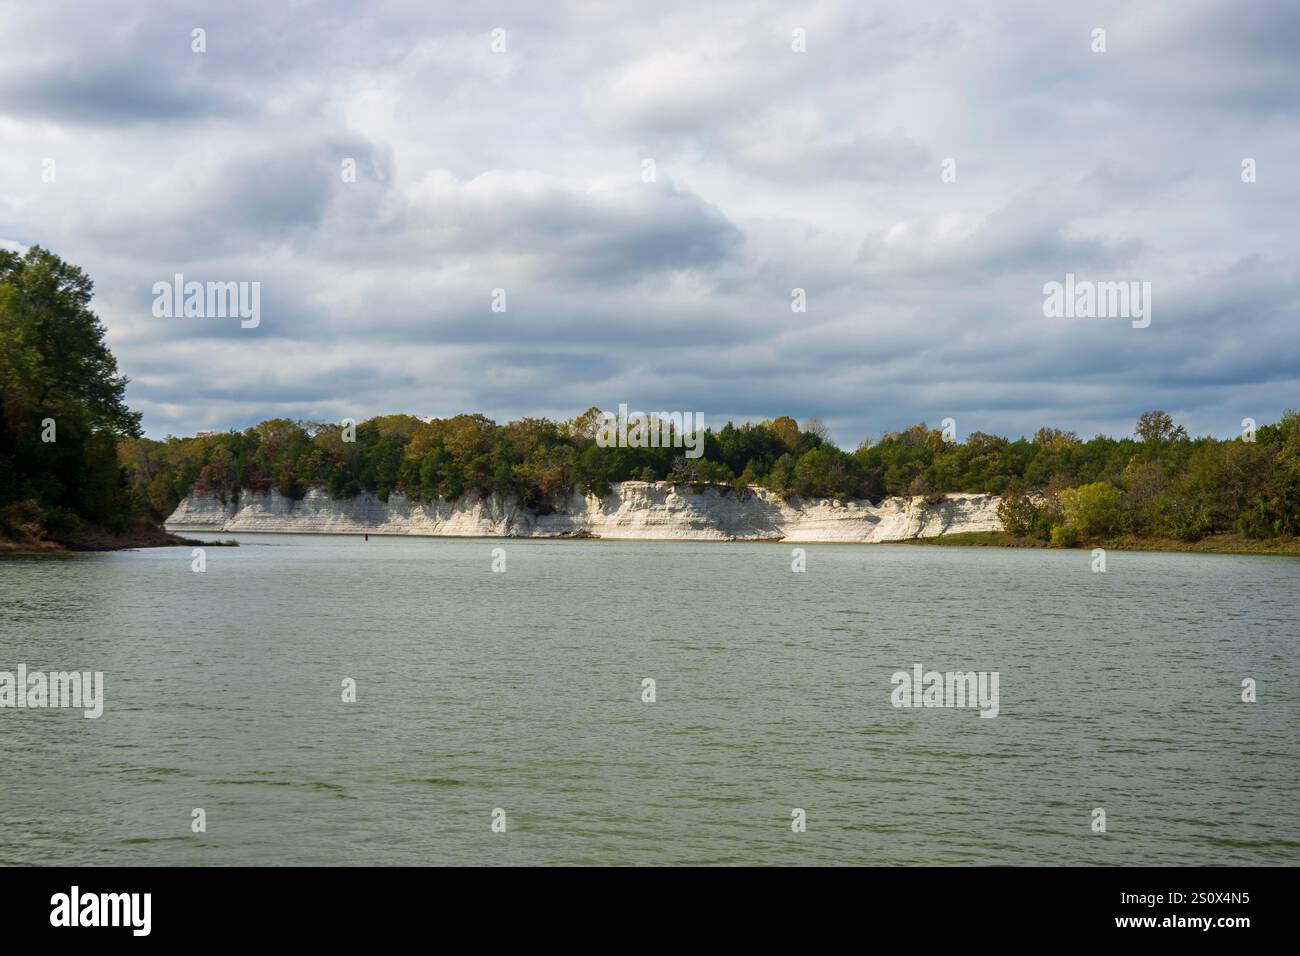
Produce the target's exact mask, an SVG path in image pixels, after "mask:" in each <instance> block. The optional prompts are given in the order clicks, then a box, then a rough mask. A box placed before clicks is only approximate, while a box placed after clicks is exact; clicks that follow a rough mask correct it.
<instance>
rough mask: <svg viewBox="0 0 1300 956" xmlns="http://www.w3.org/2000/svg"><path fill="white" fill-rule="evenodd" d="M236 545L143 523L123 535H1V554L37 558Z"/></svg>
mask: <svg viewBox="0 0 1300 956" xmlns="http://www.w3.org/2000/svg"><path fill="white" fill-rule="evenodd" d="M227 544H228V545H235V544H236V542H234V541H223V542H213V541H196V540H194V539H193V538H183V537H181V536H180V535H177V534H173V533H171V532H170V531H166V530H164V529H162V528H156V527H153V526H152V525H140V526H138V527H136V528H133V529H132V530H130V531H128V532H126V533H124V534H111V533H109V532H107V531H104V530H101V529H94V530H87V531H83V532H80V533H78V534H74V535H68V536H66V537H62V538H59V539H58V540H54V539H50V538H32V537H0V557H35V556H42V555H51V556H53V555H66V554H78V553H84V552H91V551H127V550H132V549H135V548H177V547H188V546H194V545H203V546H204V547H208V548H211V547H216V546H219V545H227Z"/></svg>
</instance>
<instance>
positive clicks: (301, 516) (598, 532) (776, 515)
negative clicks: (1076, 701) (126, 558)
mask: <svg viewBox="0 0 1300 956" xmlns="http://www.w3.org/2000/svg"><path fill="white" fill-rule="evenodd" d="M997 509H998V498H997V497H996V496H993V495H982V494H952V495H946V496H945V497H944V499H943V500H942V501H940V502H938V503H936V504H927V503H926V501H925V499H923V498H886V499H885V500H884V501H882V502H881V503H880V504H879V505H873V504H871V503H870V502H868V501H834V500H831V499H826V498H818V499H812V500H808V501H801V500H799V499H793V500H791V501H784V500H782V499H781V498H780V496H778V495H775V494H773V493H771V492H769V491H763V490H760V489H753V490H751V491H750V492H749V493H748V494H747V495H744V496H743V500H742V499H741V497H740V496H738V495H737V493H736V492H734V491H732V492H729V493H726V494H724V493H723V492H722V491H721V490H720V489H717V488H705V489H703V490H702V491H700V492H699V493H698V494H697V493H694V492H693V491H691V489H690V488H689V487H686V486H681V485H671V484H669V483H667V482H647V481H624V482H621V483H619V484H616V485H614V486H613V489H612V490H611V492H610V494H608V495H606V496H605V497H603V498H600V497H596V496H584V495H580V494H573V495H571V496H569V497H568V498H567V499H565V500H564V501H562V502H561V503H560V505H559V507H558V508H557V510H555V511H554V512H552V513H550V514H544V515H542V514H537V513H535V512H533V511H531V510H529V509H526V508H520V507H518V506H517V505H516V504H515V502H514V501H513V500H511V499H505V500H502V499H500V498H499V497H497V496H496V495H492V496H489V497H481V496H478V495H473V494H470V495H466V496H465V497H463V498H461V499H460V500H459V501H456V502H444V501H436V502H433V503H431V504H424V503H422V502H418V501H414V502H413V501H408V500H407V499H406V498H405V497H404V496H402V495H400V494H393V495H391V496H390V497H389V499H388V501H387V502H384V501H380V500H379V499H378V498H376V497H375V496H374V495H371V494H362V495H358V496H356V497H355V498H345V499H337V500H336V499H333V498H330V497H329V495H328V494H326V493H325V491H324V490H322V489H313V490H311V491H309V492H308V493H307V495H306V497H304V498H303V499H302V500H300V501H295V500H293V499H291V498H285V497H283V496H282V495H280V494H278V493H277V492H275V491H270V492H251V491H243V492H241V493H240V494H239V496H238V498H237V499H234V500H230V501H227V502H222V501H221V500H220V499H218V498H216V497H213V496H211V495H196V494H194V493H191V494H190V495H189V496H188V497H187V498H186V499H185V500H184V501H182V502H181V503H180V505H179V506H178V507H177V508H176V511H175V513H173V514H172V516H171V517H170V518H168V519H167V523H166V527H167V528H168V529H169V530H174V531H235V532H240V531H271V532H287V533H295V534H361V533H363V532H367V533H370V534H409V535H445V536H452V537H521V538H526V537H565V536H574V535H591V536H594V537H599V538H622V539H630V538H642V539H647V540H649V539H677V538H683V539H700V540H709V539H712V540H723V541H725V540H752V541H762V540H772V541H780V540H785V541H796V542H798V541H805V542H814V541H860V542H876V541H905V540H907V539H909V538H927V537H933V536H935V535H940V534H954V533H958V532H964V531H999V530H1001V528H1002V524H1001V522H1000V521H999V520H998V514H997Z"/></svg>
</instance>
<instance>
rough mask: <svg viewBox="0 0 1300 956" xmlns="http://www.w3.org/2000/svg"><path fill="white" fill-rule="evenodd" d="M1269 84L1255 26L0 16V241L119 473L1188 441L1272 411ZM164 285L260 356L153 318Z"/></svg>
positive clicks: (249, 11)
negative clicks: (165, 444)
mask: <svg viewBox="0 0 1300 956" xmlns="http://www.w3.org/2000/svg"><path fill="white" fill-rule="evenodd" d="M471 8H472V9H471ZM200 28H201V29H202V30H204V31H205V40H206V52H203V53H197V52H194V50H193V48H192V47H193V46H194V43H195V41H194V39H193V36H194V34H193V31H194V30H195V29H200ZM1097 29H1103V30H1104V31H1105V38H1104V39H1105V47H1106V49H1105V52H1104V53H1099V52H1094V49H1093V48H1094V46H1096V45H1097V41H1096V40H1095V39H1094V36H1095V34H1094V31H1095V30H1097ZM496 30H499V31H504V32H503V33H496V34H495V35H494V31H496ZM796 31H802V34H801V35H802V36H803V37H806V40H805V43H806V52H797V51H796V50H794V49H792V47H793V46H796V45H798V44H797V42H796V40H795V37H796ZM494 38H495V41H496V45H497V46H501V45H502V43H504V50H503V51H497V50H494V49H493V46H494ZM1297 49H1300V7H1297V6H1296V5H1295V4H1293V3H1286V2H1252V3H1249V4H1240V3H1229V2H1221V3H1202V2H1195V0H1192V2H1182V0H1180V2H1178V3H1158V2H1132V0H1125V2H1117V3H1077V4H1058V3H1041V2H1024V3H977V2H970V0H960V2H951V3H948V2H919V0H907V2H902V3H871V2H863V0H844V2H839V0H834V2H808V3H763V2H759V3H752V2H747V3H739V2H737V3H734V4H730V5H728V4H702V3H699V2H698V0H692V2H687V3H673V2H667V3H664V2H656V3H610V4H597V3H591V2H577V3H571V4H564V3H546V4H539V3H536V2H535V0H528V2H520V3H502V4H496V5H492V4H452V3H440V2H428V0H420V2H411V3H383V2H379V3H355V2H351V0H349V2H341V3H310V4H309V3H274V4H268V3H247V4H244V3H228V4H227V3H223V4H219V5H218V4H215V3H213V4H186V3H161V2H129V3H128V2H122V3H114V2H106V3H89V2H83V3H62V2H57V0H42V2H41V3H18V2H7V0H6V2H3V3H0V245H2V246H5V247H8V248H22V247H24V246H27V245H31V244H40V245H43V246H46V247H47V248H50V249H52V250H54V251H55V252H57V253H59V254H60V255H62V256H63V257H64V258H66V259H68V260H70V261H72V262H75V263H77V264H78V265H80V266H82V267H83V268H85V269H86V270H87V272H89V273H90V275H91V276H92V277H93V278H94V280H95V283H96V309H97V311H98V312H99V314H100V316H101V317H102V319H103V320H104V323H105V325H106V326H107V328H108V336H109V342H110V345H111V347H112V348H113V350H114V352H115V354H116V355H117V357H118V361H119V365H120V366H121V369H122V371H123V372H124V373H125V374H127V375H128V376H129V377H130V378H131V380H132V384H131V385H130V387H129V391H128V397H129V400H130V402H131V404H132V405H133V407H135V408H138V409H141V410H143V412H144V423H145V427H146V430H147V433H148V434H150V435H152V436H154V437H162V436H164V435H166V434H190V433H192V432H194V431H195V430H198V429H225V428H230V427H239V428H242V427H246V426H247V425H249V424H252V423H254V422H257V421H260V420H261V419H264V418H269V417H276V416H287V417H293V418H306V419H323V420H324V419H328V420H338V419H341V418H343V417H353V418H357V419H360V418H363V417H369V416H371V415H374V414H381V413H390V412H410V413H413V414H419V415H438V416H447V415H452V414H456V413H458V412H463V411H481V412H484V413H485V414H488V415H490V416H492V417H494V418H497V419H498V420H505V419H508V418H513V417H518V416H521V415H547V416H550V417H562V418H568V417H572V416H573V415H575V414H577V413H579V412H581V411H582V410H583V409H585V408H587V407H588V406H590V405H599V406H601V407H603V408H609V409H613V408H615V407H616V406H617V405H618V404H619V403H627V404H628V405H629V406H631V407H632V408H633V409H645V410H665V411H666V410H682V411H699V412H703V413H704V415H705V420H706V422H708V423H709V424H720V423H721V422H722V421H725V420H726V419H728V418H733V419H736V420H744V419H753V420H757V419H760V418H768V417H773V416H775V415H779V414H789V415H793V416H795V417H796V418H799V419H805V418H807V417H809V416H814V415H816V416H820V417H821V418H822V419H824V420H825V422H826V423H827V424H828V425H829V427H830V429H831V433H832V435H833V436H834V438H835V439H836V440H837V441H838V442H839V443H840V444H842V445H845V446H849V447H851V446H853V445H856V444H857V442H858V441H860V440H861V439H862V438H863V437H864V436H870V437H876V436H879V435H880V434H881V433H882V432H885V431H891V430H895V429H898V428H901V427H905V426H907V425H909V424H911V423H913V422H916V421H927V422H929V423H931V424H932V425H936V424H937V423H938V422H939V421H940V420H941V419H943V418H947V417H951V418H953V419H955V421H956V423H957V429H958V434H959V436H960V437H964V436H965V435H966V434H967V433H969V432H971V431H976V430H978V431H987V432H995V433H999V434H1007V435H1012V436H1016V435H1020V434H1023V433H1032V432H1033V431H1034V430H1035V429H1036V428H1037V427H1038V426H1039V425H1043V424H1051V425H1055V426H1058V427H1064V428H1068V429H1073V430H1076V431H1078V432H1080V433H1082V434H1085V435H1091V434H1094V433H1097V432H1105V433H1108V434H1115V435H1122V434H1127V433H1129V432H1130V431H1131V428H1132V423H1133V421H1134V420H1135V419H1136V417H1137V415H1138V414H1139V413H1140V412H1142V411H1144V410H1146V409H1150V408H1163V409H1165V410H1167V411H1169V412H1170V413H1172V414H1173V415H1174V416H1175V418H1176V419H1178V420H1179V421H1181V422H1183V423H1185V424H1186V425H1187V426H1188V427H1189V429H1190V430H1191V431H1193V432H1195V433H1202V434H1217V435H1229V434H1234V433H1236V432H1238V431H1239V430H1240V422H1241V420H1242V419H1243V418H1245V417H1251V418H1255V419H1257V420H1258V421H1260V422H1264V421H1270V420H1275V419H1276V418H1277V417H1278V416H1279V415H1280V414H1281V412H1282V411H1283V410H1284V409H1286V408H1288V407H1300V390H1298V389H1297V380H1298V378H1300V277H1298V275H1297V256H1298V255H1300V243H1297V233H1298V232H1300V227H1298V223H1297V212H1298V211H1300V203H1298V202H1297V200H1298V199H1300V122H1298V120H1300V116H1298V114H1300V58H1298V55H1297V52H1296V51H1297ZM1245 159H1251V160H1253V161H1254V165H1255V170H1256V178H1257V181H1255V182H1249V183H1248V182H1243V172H1242V164H1243V160H1245ZM347 160H353V161H354V163H355V169H356V176H355V182H349V181H346V179H347V177H345V175H344V167H345V162H346V161H347ZM646 160H653V172H654V176H653V181H649V182H647V181H646V179H647V168H648V167H647V163H646ZM947 160H952V161H953V162H952V163H950V164H947V166H946V167H945V162H946V161H947ZM50 161H53V162H52V163H51V162H50ZM945 168H947V169H949V170H955V174H956V175H955V181H951V182H948V181H945V178H944V176H943V175H942V174H943V172H944V170H945ZM949 178H951V177H949ZM51 179H52V180H53V181H49V180H51ZM176 273H181V274H183V275H184V276H185V278H186V279H187V280H192V281H200V282H207V281H222V282H226V281H234V282H238V281H247V282H260V283H261V321H260V324H259V325H258V326H257V327H256V328H241V327H240V323H239V321H238V320H237V319H223V318H216V317H211V318H157V317H155V316H154V314H153V310H152V306H153V299H154V296H153V292H152V288H153V285H154V283H156V282H159V281H170V280H171V277H172V276H173V275H174V274H176ZM1066 273H1074V274H1075V275H1076V276H1077V277H1078V278H1079V279H1081V280H1090V281H1118V280H1124V281H1144V282H1150V283H1151V289H1152V310H1151V324H1150V326H1149V327H1147V328H1133V326H1132V323H1131V322H1130V321H1129V320H1128V319H1126V318H1123V317H1120V318H1047V317H1045V316H1044V314H1043V298H1044V297H1043V286H1044V284H1045V283H1048V282H1051V281H1063V280H1064V277H1065V275H1066ZM494 289H504V290H505V296H506V298H505V303H506V310H505V311H504V312H494V311H493V310H492V302H493V290H494ZM794 289H803V290H805V293H806V299H807V310H806V312H795V311H793V310H792V290H794Z"/></svg>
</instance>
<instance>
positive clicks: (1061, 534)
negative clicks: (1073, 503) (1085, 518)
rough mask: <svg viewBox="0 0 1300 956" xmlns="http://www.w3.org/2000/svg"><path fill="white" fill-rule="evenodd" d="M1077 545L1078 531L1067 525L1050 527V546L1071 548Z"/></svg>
mask: <svg viewBox="0 0 1300 956" xmlns="http://www.w3.org/2000/svg"><path fill="white" fill-rule="evenodd" d="M1078 543H1079V531H1078V529H1077V528H1073V527H1070V526H1069V525H1063V524H1058V525H1053V526H1052V544H1054V545H1056V546H1057V547H1058V548H1073V547H1074V546H1075V545H1077V544H1078Z"/></svg>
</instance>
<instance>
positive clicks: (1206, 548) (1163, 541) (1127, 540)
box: [0, 526, 1300, 557]
mask: <svg viewBox="0 0 1300 956" xmlns="http://www.w3.org/2000/svg"><path fill="white" fill-rule="evenodd" d="M175 530H176V531H183V532H187V533H190V534H215V533H222V534H239V535H301V536H305V535H311V536H317V535H318V536H321V537H351V538H356V537H364V536H369V537H372V538H432V539H436V540H448V541H455V540H461V541H463V540H478V541H525V540H526V541H607V542H610V543H616V544H625V543H628V542H638V541H644V542H649V543H665V542H680V543H704V544H728V543H734V542H741V543H746V544H769V545H779V544H790V545H794V546H799V547H802V546H804V545H816V546H819V547H822V546H829V545H837V546H846V547H853V546H868V547H872V546H876V545H882V546H895V547H897V546H900V545H901V546H907V545H918V546H924V547H941V548H943V547H946V548H1006V549H1009V550H1018V551H1020V550H1035V549H1041V550H1044V551H1060V552H1067V551H1078V552H1090V551H1091V550H1092V549H1093V548H1103V549H1105V550H1107V551H1132V552H1147V553H1152V554H1173V553H1181V554H1244V555H1271V556H1282V557H1300V538H1269V539H1265V540H1260V541H1255V540H1253V539H1250V538H1243V537H1241V536H1239V535H1211V536H1209V537H1206V538H1202V539H1201V540H1200V541H1196V542H1189V541H1179V540H1178V539H1176V538H1136V537H1122V538H1113V539H1107V540H1104V541H1090V542H1087V543H1085V544H1080V545H1078V546H1076V547H1073V548H1061V547H1057V546H1055V545H1052V544H1049V543H1048V542H1046V541H1040V540H1039V539H1037V538H1017V537H1015V536H1013V535H1009V534H1006V533H1005V532H1001V531H965V532H956V533H953V534H942V535H932V536H926V537H917V538H904V539H900V540H896V541H847V540H844V539H842V538H841V539H835V538H828V539H826V540H822V541H809V540H803V539H800V540H798V541H787V540H786V539H783V538H774V537H773V538H739V537H730V538H721V537H706V536H699V537H685V536H681V535H678V536H666V537H646V536H640V535H638V536H636V537H602V536H601V535H596V534H590V533H588V534H552V535H538V534H530V535H497V534H428V533H419V534H402V533H397V532H391V531H365V532H363V531H339V530H331V531H315V530H279V529H277V530H274V531H228V530H227V531H217V530H215V529H210V528H201V527H179V526H178V527H176V528H175ZM185 543H186V544H192V545H204V546H206V547H216V546H218V545H225V544H227V543H237V542H225V541H222V542H217V541H198V540H186V541H185ZM0 553H2V552H0Z"/></svg>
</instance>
